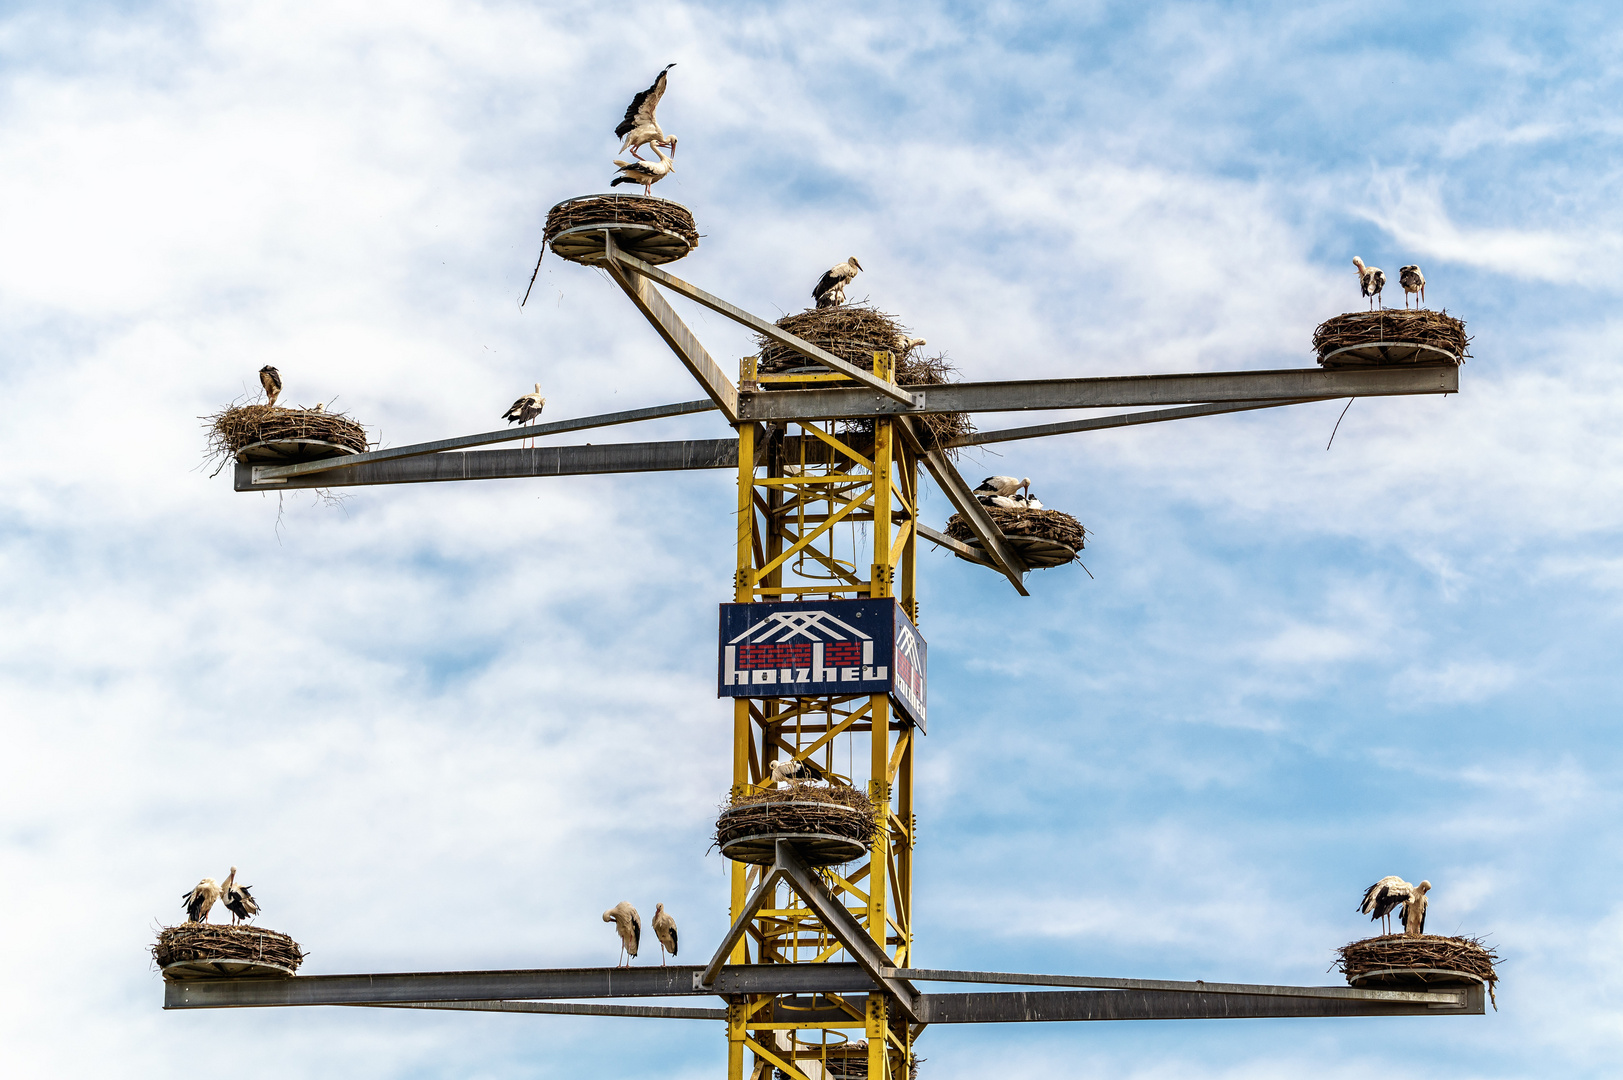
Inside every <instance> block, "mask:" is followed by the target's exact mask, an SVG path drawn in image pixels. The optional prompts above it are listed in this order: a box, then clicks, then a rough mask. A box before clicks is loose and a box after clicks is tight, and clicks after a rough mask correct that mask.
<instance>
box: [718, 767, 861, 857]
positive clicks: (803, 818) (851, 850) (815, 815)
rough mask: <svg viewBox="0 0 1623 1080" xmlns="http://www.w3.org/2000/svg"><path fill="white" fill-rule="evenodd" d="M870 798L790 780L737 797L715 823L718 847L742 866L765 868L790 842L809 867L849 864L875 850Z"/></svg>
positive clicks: (841, 786)
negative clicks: (783, 843)
mask: <svg viewBox="0 0 1623 1080" xmlns="http://www.w3.org/2000/svg"><path fill="white" fill-rule="evenodd" d="M873 834H874V812H873V804H872V803H870V802H869V801H868V797H867V796H866V795H864V794H863V793H862V792H860V791H858V790H856V789H855V788H852V787H848V786H847V785H845V784H821V783H817V782H816V781H811V780H790V781H787V782H786V783H785V785H784V786H783V787H781V788H767V789H765V790H761V791H754V792H750V793H747V794H743V795H739V796H737V797H736V798H734V799H733V801H732V802H731V803H730V804H729V805H727V806H725V807H723V808H722V811H721V816H720V817H719V818H717V819H716V845H717V846H718V847H720V848H721V853H722V854H723V855H725V856H727V857H728V858H729V859H735V860H737V861H738V862H747V863H756V864H758V865H763V866H764V865H767V864H769V863H771V862H772V860H773V858H774V854H775V851H776V842H777V841H778V840H789V841H791V842H792V843H793V844H794V845H795V850H796V851H798V852H799V853H800V856H801V858H803V859H804V860H805V861H806V862H807V863H808V864H809V865H811V866H830V865H833V864H834V863H842V862H850V861H851V860H852V859H855V858H858V857H859V856H861V855H862V854H863V853H864V852H866V851H867V850H868V849H869V848H870V847H872V846H873Z"/></svg>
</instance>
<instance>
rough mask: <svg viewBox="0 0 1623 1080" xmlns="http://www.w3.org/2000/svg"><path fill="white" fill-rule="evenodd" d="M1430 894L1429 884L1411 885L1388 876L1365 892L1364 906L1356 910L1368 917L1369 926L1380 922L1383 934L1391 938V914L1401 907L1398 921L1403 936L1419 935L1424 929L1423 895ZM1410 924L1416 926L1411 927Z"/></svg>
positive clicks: (1424, 899)
mask: <svg viewBox="0 0 1623 1080" xmlns="http://www.w3.org/2000/svg"><path fill="white" fill-rule="evenodd" d="M1430 891H1431V882H1429V881H1422V882H1421V883H1420V884H1419V885H1411V884H1409V883H1408V882H1407V881H1404V880H1403V879H1402V878H1400V877H1398V876H1397V875H1396V874H1388V875H1387V876H1386V877H1383V878H1382V879H1381V880H1379V881H1377V882H1376V883H1375V884H1373V885H1371V886H1370V887H1369V888H1367V889H1365V890H1364V902H1363V903H1362V904H1360V905H1359V907H1358V910H1359V911H1361V912H1362V913H1363V914H1365V915H1368V916H1369V920H1370V922H1375V921H1377V920H1379V921H1380V922H1381V925H1382V927H1383V928H1384V932H1385V933H1387V934H1390V933H1391V932H1392V922H1391V917H1392V912H1394V911H1397V909H1398V908H1400V907H1401V908H1402V909H1403V910H1402V911H1401V912H1399V916H1398V917H1399V918H1400V919H1402V921H1403V932H1404V933H1406V934H1421V933H1423V932H1424V931H1425V928H1426V894H1427V893H1428V892H1430ZM1411 922H1412V923H1414V924H1415V925H1414V926H1412V927H1411V925H1410V924H1411Z"/></svg>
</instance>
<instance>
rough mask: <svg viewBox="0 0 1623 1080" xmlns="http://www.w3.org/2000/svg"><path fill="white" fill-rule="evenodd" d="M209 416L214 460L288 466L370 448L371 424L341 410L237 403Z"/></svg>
mask: <svg viewBox="0 0 1623 1080" xmlns="http://www.w3.org/2000/svg"><path fill="white" fill-rule="evenodd" d="M203 421H204V423H205V425H206V426H207V428H208V433H209V440H208V441H209V446H208V456H209V459H210V460H211V461H212V460H216V459H221V460H223V459H229V458H233V457H234V458H236V459H237V460H238V461H241V462H250V461H252V462H259V463H261V464H275V465H284V464H288V463H291V462H296V461H317V460H319V459H321V458H330V457H341V456H343V455H345V454H364V453H366V447H367V442H366V429H365V428H363V427H361V425H359V424H357V423H356V422H355V421H354V420H351V419H350V418H349V417H348V416H347V415H345V414H344V413H341V412H317V411H316V410H314V409H284V408H282V407H281V406H278V405H234V406H232V407H231V408H229V409H224V410H222V411H221V412H217V413H215V414H214V415H213V416H205V417H203Z"/></svg>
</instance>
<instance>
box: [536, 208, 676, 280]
mask: <svg viewBox="0 0 1623 1080" xmlns="http://www.w3.org/2000/svg"><path fill="white" fill-rule="evenodd" d="M604 232H609V233H612V234H613V236H614V243H615V246H616V247H618V248H619V249H620V250H621V251H623V252H625V253H626V254H627V255H631V256H634V257H636V258H639V259H641V260H642V261H643V262H645V263H653V264H655V265H658V264H660V263H668V262H675V261H676V260H677V259H680V258H682V257H683V256H685V255H687V254H688V253H689V252H691V251H692V250H693V249H694V248H696V247H698V246H699V231H698V229H697V228H695V227H694V224H693V214H692V213H691V212H690V211H689V210H688V208H687V207H685V206H683V205H682V204H681V203H674V202H671V201H670V200H669V199H656V198H654V197H653V196H651V195H583V196H581V197H580V198H578V199H565V200H564V201H563V202H561V203H559V204H558V205H557V206H554V207H553V208H552V209H551V210H549V211H547V224H546V228H545V230H544V235H545V236H546V241H547V246H548V247H550V248H552V252H553V254H555V255H559V256H561V257H563V258H565V259H568V260H569V261H570V262H577V263H596V262H602V261H603V249H604V243H603V234H604Z"/></svg>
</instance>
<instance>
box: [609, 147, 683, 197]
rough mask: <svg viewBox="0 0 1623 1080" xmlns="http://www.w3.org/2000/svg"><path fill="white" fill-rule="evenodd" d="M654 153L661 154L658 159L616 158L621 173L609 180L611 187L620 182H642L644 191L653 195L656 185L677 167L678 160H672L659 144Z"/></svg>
mask: <svg viewBox="0 0 1623 1080" xmlns="http://www.w3.org/2000/svg"><path fill="white" fill-rule="evenodd" d="M654 153H655V154H657V155H659V160H658V161H644V160H642V159H641V158H638V159H637V160H636V161H624V160H622V159H620V158H615V159H614V163H615V164H616V165H618V166H619V167H620V175H619V176H616V177H615V178H614V179H613V180H610V181H609V187H616V186H618V185H620V184H641V185H642V193H643V194H644V195H652V194H653V193H654V190H653V189H654V185H655V184H657V183H659V182H660V181H661V180H663V179H665V177H667V176H669V175H670V173H671V170H672V169H674V168H676V162H674V161H672V160H671V159H670V156H669V155H667V154H666V153H665V151H663V150H661V149H660V148H659V147H658V146H657V145H656V146H655V147H654Z"/></svg>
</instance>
